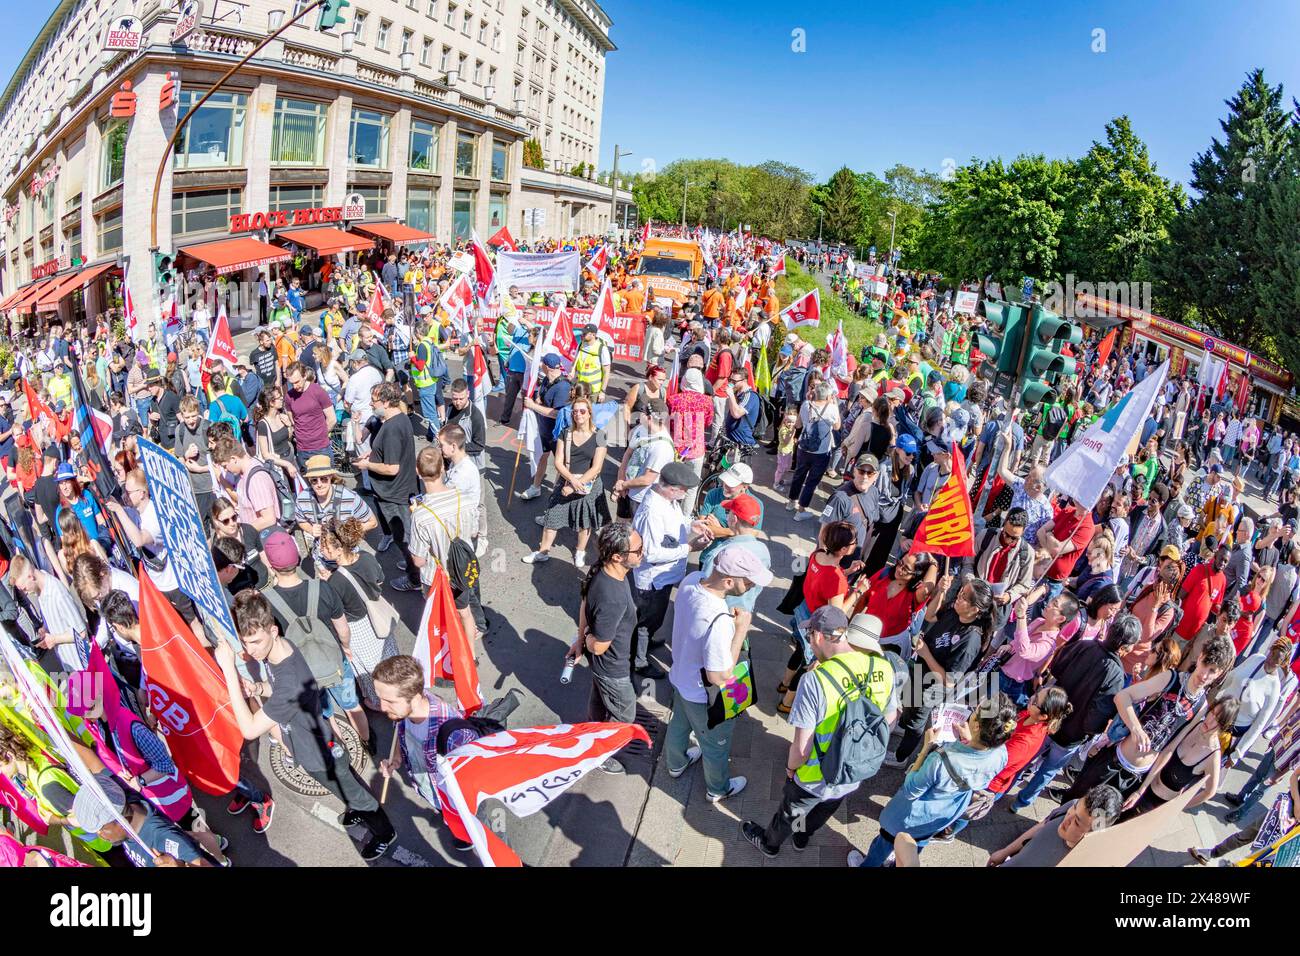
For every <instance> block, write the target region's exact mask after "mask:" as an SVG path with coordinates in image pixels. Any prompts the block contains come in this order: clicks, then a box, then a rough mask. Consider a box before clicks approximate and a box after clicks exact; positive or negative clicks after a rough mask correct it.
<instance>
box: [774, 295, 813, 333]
mask: <svg viewBox="0 0 1300 956" xmlns="http://www.w3.org/2000/svg"><path fill="white" fill-rule="evenodd" d="M820 293H821V290H820V289H812V290H811V291H809V292H805V293H804V294H803V295H801V296H799V298H797V299H795V300H794V301H793V302H791V303H790V304H789V305H787V306H786V307H785V308H784V309H782V310H781V319H782V320H783V321H784V322H785V327H786V328H787V329H797V328H799V327H800V326H804V325H818V324H819V323H820V322H821V320H822V299H821V294H820Z"/></svg>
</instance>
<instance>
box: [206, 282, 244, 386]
mask: <svg viewBox="0 0 1300 956" xmlns="http://www.w3.org/2000/svg"><path fill="white" fill-rule="evenodd" d="M238 361H239V356H238V355H237V354H236V353H235V340H234V338H233V337H232V336H231V334H230V320H229V319H228V318H227V317H226V303H225V302H222V303H221V310H220V312H219V313H218V315H217V324H216V325H215V326H213V329H212V338H211V339H209V340H208V354H207V355H205V356H203V366H202V371H201V372H200V381H201V383H202V385H203V389H204V391H205V392H206V391H207V388H208V380H209V379H211V378H212V372H213V371H214V370H215V369H216V368H217V363H221V364H223V365H225V366H226V370H227V371H229V372H234V370H235V363H236V362H238Z"/></svg>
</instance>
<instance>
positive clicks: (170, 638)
mask: <svg viewBox="0 0 1300 956" xmlns="http://www.w3.org/2000/svg"><path fill="white" fill-rule="evenodd" d="M139 575H140V664H141V666H142V668H143V669H144V672H145V675H146V678H145V684H146V687H147V689H148V691H149V708H150V709H151V710H152V711H153V712H154V714H155V715H157V717H158V729H159V730H160V731H161V732H162V734H163V735H164V736H165V737H166V738H167V746H168V748H169V749H170V750H171V752H172V759H173V760H175V761H176V766H177V767H179V768H180V769H181V771H182V772H183V773H184V774H185V776H186V777H187V778H188V779H189V781H190V784H191V785H193V786H195V787H198V788H199V789H200V790H202V791H203V792H204V793H211V794H218V795H219V794H226V793H229V792H230V791H231V790H233V789H235V783H236V782H237V781H238V780H239V751H240V750H241V749H242V748H243V746H244V735H243V734H242V733H241V732H240V730H239V724H238V723H237V722H236V720H235V714H234V711H233V710H232V709H231V706H230V695H229V694H228V693H227V692H226V679H225V677H224V676H223V675H222V673H221V671H220V670H219V669H218V668H217V665H216V663H214V662H213V660H212V658H211V657H210V656H208V654H207V652H206V651H204V650H203V648H202V647H200V646H199V642H198V639H197V638H195V636H194V632H193V631H191V630H190V627H189V625H188V624H186V623H185V622H184V621H183V620H182V619H181V616H180V615H179V614H177V613H176V609H175V608H173V607H172V606H171V603H170V602H169V601H168V600H167V599H166V598H165V597H163V595H162V592H161V591H159V590H158V588H157V586H156V585H155V584H154V583H153V581H152V580H150V578H149V575H148V572H146V571H145V568H144V566H143V565H141V566H140V568H139ZM218 640H221V638H218Z"/></svg>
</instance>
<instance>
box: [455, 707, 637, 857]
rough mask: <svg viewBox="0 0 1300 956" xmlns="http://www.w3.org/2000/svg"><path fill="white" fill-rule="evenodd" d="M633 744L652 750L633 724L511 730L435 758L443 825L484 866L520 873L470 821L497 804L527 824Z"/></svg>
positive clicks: (509, 854) (507, 854)
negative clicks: (492, 803) (491, 803)
mask: <svg viewBox="0 0 1300 956" xmlns="http://www.w3.org/2000/svg"><path fill="white" fill-rule="evenodd" d="M633 740H640V741H641V742H642V743H645V744H649V743H650V735H649V734H647V733H646V732H645V729H644V728H642V727H641V726H640V725H638V724H618V723H587V724H559V725H557V726H553V727H528V728H524V729H522V730H517V729H511V730H505V731H501V732H500V733H496V734H490V735H488V736H487V737H480V738H479V739H478V740H475V741H473V742H472V743H468V744H465V745H464V746H461V747H457V748H456V749H455V750H453V751H452V752H451V753H449V754H448V755H447V756H446V757H439V758H438V788H439V791H440V793H441V794H442V796H443V797H444V799H442V800H441V801H440V802H441V803H442V807H443V811H442V812H443V817H444V818H445V819H446V820H447V823H448V825H449V826H450V827H451V830H452V832H453V833H455V834H456V835H457V836H458V837H460V838H461V839H467V840H470V841H471V842H473V843H474V849H475V850H476V851H477V852H478V855H479V859H480V860H482V861H483V864H484V865H485V866H506V865H512V866H519V865H520V863H519V858H518V857H517V856H515V854H514V851H512V850H511V849H510V848H509V847H508V846H506V845H505V844H504V843H503V842H501V841H500V840H499V839H497V838H496V837H495V835H493V834H492V833H490V832H489V831H488V830H487V829H486V828H485V827H484V826H483V825H482V824H481V823H480V822H479V821H478V819H477V818H476V817H475V816H474V814H475V813H477V812H478V808H479V805H480V804H481V803H482V801H484V800H489V799H495V800H500V801H501V802H502V803H504V804H505V805H506V806H507V807H508V808H509V809H510V812H511V813H513V814H515V815H516V816H520V817H526V816H529V815H531V814H533V813H536V812H537V811H538V810H541V809H542V808H544V807H545V806H547V805H548V804H549V803H550V802H551V801H552V800H554V799H555V798H556V797H557V796H559V795H560V794H561V793H563V792H564V791H565V790H567V789H568V788H569V787H571V786H573V784H575V783H577V782H578V781H579V780H581V779H582V778H583V777H584V776H586V775H587V774H588V773H590V772H591V771H592V770H595V769H596V768H597V767H599V766H600V765H601V764H602V763H604V762H605V761H606V760H607V759H609V758H610V757H611V756H613V755H614V754H615V753H617V752H618V751H619V750H621V749H622V748H623V747H625V746H627V744H629V743H631V742H632V741H633Z"/></svg>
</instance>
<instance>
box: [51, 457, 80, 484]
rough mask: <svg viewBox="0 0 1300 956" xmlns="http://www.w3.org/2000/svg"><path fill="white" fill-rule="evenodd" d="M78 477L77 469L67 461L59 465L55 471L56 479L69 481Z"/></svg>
mask: <svg viewBox="0 0 1300 956" xmlns="http://www.w3.org/2000/svg"><path fill="white" fill-rule="evenodd" d="M76 477H77V469H75V468H73V467H72V466H71V465H69V464H68V463H67V462H66V461H65V462H64V463H63V464H61V465H59V467H58V468H57V469H56V470H55V472H54V480H55V481H67V480H69V479H71V478H76Z"/></svg>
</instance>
